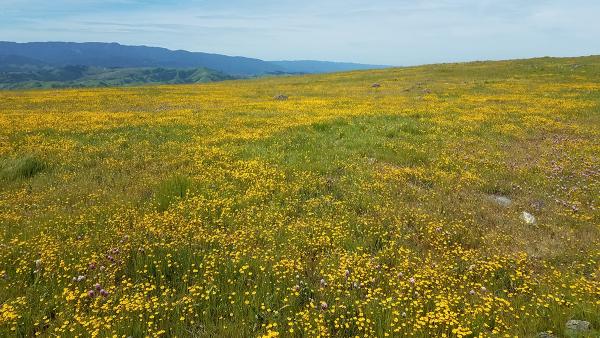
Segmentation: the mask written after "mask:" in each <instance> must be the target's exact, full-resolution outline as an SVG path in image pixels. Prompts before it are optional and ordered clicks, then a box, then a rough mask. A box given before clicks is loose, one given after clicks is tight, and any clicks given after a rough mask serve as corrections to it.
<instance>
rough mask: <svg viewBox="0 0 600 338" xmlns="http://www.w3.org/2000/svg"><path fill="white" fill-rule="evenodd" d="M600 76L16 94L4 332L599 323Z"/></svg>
mask: <svg viewBox="0 0 600 338" xmlns="http://www.w3.org/2000/svg"><path fill="white" fill-rule="evenodd" d="M573 63H578V64H580V65H582V66H581V67H571V66H570V65H572V64H573ZM598 74H600V58H598V57H589V58H580V59H538V60H525V61H510V62H488V63H472V64H460V65H458V64H447V65H436V66H424V67H414V68H404V69H391V70H376V71H364V72H351V73H340V74H331V75H317V76H295V77H278V78H277V77H276V78H263V79H256V80H244V81H230V82H223V83H214V84H203V85H182V86H149V87H132V88H114V89H109V88H103V89H72V90H60V91H46V90H34V91H3V92H0V225H1V227H0V304H1V305H0V336H61V337H83V336H93V337H113V336H116V337H129V336H132V337H142V336H165V337H187V336H217V337H220V336H223V337H276V336H283V337H329V336H334V337H386V336H389V337H401V336H410V337H432V336H439V337H474V336H482V337H487V336H490V337H499V336H533V335H535V334H537V333H538V332H542V331H551V332H558V333H559V334H560V333H561V332H563V330H564V323H565V322H566V321H567V320H569V319H580V320H587V321H589V322H591V325H592V330H598V328H600V315H599V314H600V265H599V262H600V249H599V248H600V222H599V220H600V200H599V199H598V196H600V157H599V156H598V154H600V145H599V143H598V140H599V139H600V128H599V125H600V124H599V123H600V81H598ZM375 82H377V83H379V84H381V86H380V87H378V88H373V87H372V86H371V85H372V84H373V83H375ZM280 93H283V94H285V95H288V96H289V99H287V100H274V99H273V96H274V95H277V94H280ZM524 212H526V213H527V215H530V216H532V217H534V221H524V218H523V213H524ZM591 332H598V331H591Z"/></svg>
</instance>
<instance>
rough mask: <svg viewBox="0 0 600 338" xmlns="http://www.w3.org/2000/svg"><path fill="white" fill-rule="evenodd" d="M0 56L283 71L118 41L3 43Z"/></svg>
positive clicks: (95, 64) (257, 63)
mask: <svg viewBox="0 0 600 338" xmlns="http://www.w3.org/2000/svg"><path fill="white" fill-rule="evenodd" d="M0 55H4V56H8V55H11V56H13V57H14V56H21V57H25V58H29V59H31V60H36V61H37V62H42V63H46V64H49V65H52V66H58V67H61V66H69V65H82V66H92V67H111V68H114V67H120V68H140V67H164V68H200V67H202V68H209V69H214V70H217V71H220V72H223V73H226V74H230V75H237V76H250V75H261V74H267V73H270V72H277V71H282V70H283V69H281V68H280V67H278V66H276V65H274V64H272V63H269V62H266V61H262V60H258V59H251V58H245V57H238V56H226V55H219V54H208V53H192V52H188V51H184V50H177V51H173V50H169V49H166V48H158V47H146V46H124V45H121V44H118V43H97V42H87V43H73V42H29V43H15V42H0Z"/></svg>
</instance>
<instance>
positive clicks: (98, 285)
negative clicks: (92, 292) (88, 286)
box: [94, 283, 102, 291]
mask: <svg viewBox="0 0 600 338" xmlns="http://www.w3.org/2000/svg"><path fill="white" fill-rule="evenodd" d="M94 289H96V291H100V290H102V285H100V283H96V284H94Z"/></svg>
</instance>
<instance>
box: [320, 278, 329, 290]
mask: <svg viewBox="0 0 600 338" xmlns="http://www.w3.org/2000/svg"><path fill="white" fill-rule="evenodd" d="M320 285H321V287H322V288H324V287H327V282H326V281H325V279H323V278H321V281H320Z"/></svg>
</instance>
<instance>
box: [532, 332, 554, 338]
mask: <svg viewBox="0 0 600 338" xmlns="http://www.w3.org/2000/svg"><path fill="white" fill-rule="evenodd" d="M536 337H537V338H556V336H555V335H553V334H552V333H550V332H540V333H538V334H537V335H536Z"/></svg>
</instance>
